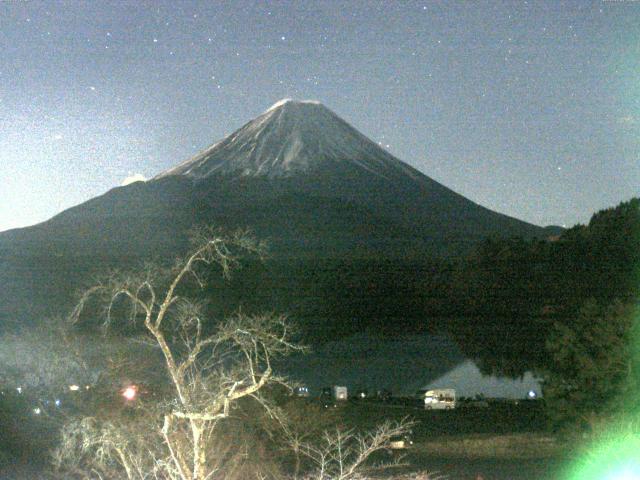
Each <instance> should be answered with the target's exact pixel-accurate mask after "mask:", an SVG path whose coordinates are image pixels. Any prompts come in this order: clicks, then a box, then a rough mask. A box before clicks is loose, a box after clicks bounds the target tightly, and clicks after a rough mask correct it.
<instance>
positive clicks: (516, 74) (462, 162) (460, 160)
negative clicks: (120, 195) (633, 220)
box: [0, 0, 640, 231]
mask: <svg viewBox="0 0 640 480" xmlns="http://www.w3.org/2000/svg"><path fill="white" fill-rule="evenodd" d="M0 48H1V50H0V52H1V53H0V231H1V230H6V229H8V228H12V227H17V226H25V225H29V224H33V223H36V222H40V221H44V220H46V219H47V218H50V217H51V216H53V215H55V214H56V213H58V212H60V211H62V210H64V209H66V208H68V207H71V206H73V205H75V204H78V203H80V202H83V201H85V200H88V199H89V198H91V197H94V196H96V195H99V194H102V193H104V192H105V191H107V190H109V189H110V188H112V187H114V186H117V185H120V184H122V183H123V181H125V180H126V179H127V178H138V177H146V178H148V177H151V176H153V175H155V174H157V173H159V172H160V171H162V170H165V169H167V168H169V167H171V166H174V165H176V164H177V163H179V162H181V161H183V160H185V159H186V158H188V157H190V156H191V155H193V154H194V153H196V152H198V151H199V150H202V149H204V148H205V147H207V146H208V145H210V144H211V143H214V142H215V141H217V140H219V139H220V138H221V137H223V136H224V135H226V134H228V133H231V132H232V131H233V130H235V129H236V128H238V127H239V126H241V125H242V124H244V123H245V122H246V121H248V120H250V119H251V118H253V117H255V116H256V115H258V114H260V113H261V112H262V111H264V110H265V109H267V108H268V107H269V106H270V105H271V104H273V103H274V102H276V101H277V100H279V99H281V98H284V97H291V98H296V99H316V100H319V101H321V102H322V103H324V104H325V105H326V106H328V107H329V108H331V109H332V110H334V111H335V112H336V113H338V114H339V115H340V116H342V117H343V118H344V119H345V120H347V121H348V122H349V123H351V124H352V125H353V126H355V127H356V128H358V129H359V130H360V131H362V132H363V133H365V134H366V135H367V136H369V137H371V138H372V139H373V140H375V141H377V142H380V143H381V144H382V145H383V146H384V147H385V148H387V149H388V150H389V151H390V152H391V153H393V154H394V155H396V156H397V157H398V158H400V159H401V160H404V161H405V162H407V163H409V164H411V165H412V166H414V167H416V168H417V169H419V170H420V171H422V172H423V173H425V174H426V175H428V176H430V177H432V178H434V179H435V180H438V181H440V182H441V183H443V184H445V185H446V186H448V187H450V188H452V189H453V190H455V191H457V192H459V193H461V194H463V195H465V196H466V197H468V198H470V199H471V200H473V201H475V202H477V203H480V204H482V205H484V206H487V207H489V208H491V209H494V210H497V211H500V212H503V213H506V214H509V215H512V216H515V217H518V218H521V219H524V220H527V221H529V222H533V223H536V224H539V225H548V224H558V225H562V224H564V225H572V224H575V223H577V222H582V223H584V222H586V221H588V219H589V217H590V215H591V213H593V212H594V211H596V210H598V209H601V208H604V207H608V206H613V205H615V204H617V203H619V202H620V201H622V200H626V199H628V198H630V197H631V196H634V195H638V194H639V193H640V188H639V186H640V149H639V147H640V2H635V1H603V2H600V1H597V2H592V3H591V2H587V1H576V2H559V1H556V0H554V1H550V2H539V1H533V2H526V1H524V2H438V3H435V2H433V3H432V2H399V1H398V2H392V1H386V2H373V1H369V2H365V1H346V2H329V1H323V2H268V1H261V2H257V1H256V2H238V1H230V2H217V1H216V2H213V1H206V2H205V1H203V2H188V1H179V0H172V1H163V2H160V1H158V2H142V1H140V0H135V1H130V2H125V1H111V2H108V1H97V0H96V1H93V0H91V1H86V2H80V1H18V0H15V1H11V0H9V1H6V0H5V1H0Z"/></svg>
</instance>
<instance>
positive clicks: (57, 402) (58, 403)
mask: <svg viewBox="0 0 640 480" xmlns="http://www.w3.org/2000/svg"><path fill="white" fill-rule="evenodd" d="M53 403H55V404H56V407H59V406H60V404H61V403H62V402H61V401H60V399H59V398H56V401H55V402H53Z"/></svg>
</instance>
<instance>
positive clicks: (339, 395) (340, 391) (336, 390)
mask: <svg viewBox="0 0 640 480" xmlns="http://www.w3.org/2000/svg"><path fill="white" fill-rule="evenodd" d="M333 398H334V400H341V401H342V400H347V399H348V395H347V387H343V386H340V385H334V386H333Z"/></svg>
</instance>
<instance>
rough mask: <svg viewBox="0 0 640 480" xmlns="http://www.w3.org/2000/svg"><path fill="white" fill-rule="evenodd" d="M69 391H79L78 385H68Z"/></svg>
mask: <svg viewBox="0 0 640 480" xmlns="http://www.w3.org/2000/svg"><path fill="white" fill-rule="evenodd" d="M69 390H71V391H72V392H77V391H78V390H80V387H79V386H78V385H69Z"/></svg>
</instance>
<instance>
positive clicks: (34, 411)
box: [33, 407, 42, 415]
mask: <svg viewBox="0 0 640 480" xmlns="http://www.w3.org/2000/svg"><path fill="white" fill-rule="evenodd" d="M33 413H35V414H36V415H40V414H41V413H42V410H40V407H36V408H34V409H33Z"/></svg>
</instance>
